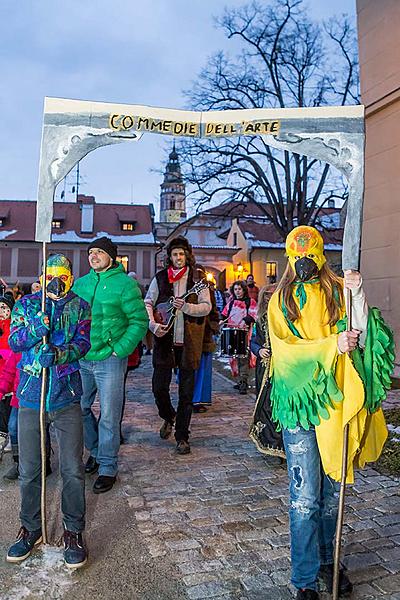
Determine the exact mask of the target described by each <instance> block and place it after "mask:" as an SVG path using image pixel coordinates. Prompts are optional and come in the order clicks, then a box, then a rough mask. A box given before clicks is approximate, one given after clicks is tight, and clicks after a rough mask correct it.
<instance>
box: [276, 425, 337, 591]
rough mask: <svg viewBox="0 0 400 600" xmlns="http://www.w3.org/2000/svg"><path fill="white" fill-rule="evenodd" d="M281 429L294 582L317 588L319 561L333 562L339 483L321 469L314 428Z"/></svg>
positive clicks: (299, 585)
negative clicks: (287, 485) (286, 477)
mask: <svg viewBox="0 0 400 600" xmlns="http://www.w3.org/2000/svg"><path fill="white" fill-rule="evenodd" d="M282 433H283V443H284V446H285V451H286V459H287V467H288V473H289V482H290V483H289V494H290V508H289V518H290V537H291V560H292V583H293V585H294V586H295V587H296V588H297V589H301V588H309V589H312V590H316V589H317V578H318V571H319V567H320V565H321V564H331V563H332V562H333V539H334V536H335V529H336V520H337V512H338V501H339V488H340V484H339V483H336V482H335V481H333V480H332V479H331V478H330V477H327V476H326V475H325V474H324V472H323V470H322V465H321V458H320V455H319V450H318V445H317V438H316V435H315V429H314V428H312V429H310V430H309V431H306V430H305V429H303V428H302V427H296V429H284V430H283V432H282Z"/></svg>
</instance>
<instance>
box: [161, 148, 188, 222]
mask: <svg viewBox="0 0 400 600" xmlns="http://www.w3.org/2000/svg"><path fill="white" fill-rule="evenodd" d="M185 219H186V191H185V184H184V182H183V177H182V173H181V166H180V164H179V155H178V153H177V151H176V146H175V140H174V142H173V145H172V151H171V152H170V154H169V157H168V162H167V165H166V167H165V171H164V181H163V182H162V184H161V193H160V221H161V222H162V223H166V222H167V223H180V222H181V221H183V220H185Z"/></svg>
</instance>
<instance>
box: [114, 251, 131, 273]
mask: <svg viewBox="0 0 400 600" xmlns="http://www.w3.org/2000/svg"><path fill="white" fill-rule="evenodd" d="M117 261H118V262H120V263H121V264H122V266H123V267H124V269H125V271H126V272H127V273H128V263H129V259H128V257H127V256H126V255H124V256H117Z"/></svg>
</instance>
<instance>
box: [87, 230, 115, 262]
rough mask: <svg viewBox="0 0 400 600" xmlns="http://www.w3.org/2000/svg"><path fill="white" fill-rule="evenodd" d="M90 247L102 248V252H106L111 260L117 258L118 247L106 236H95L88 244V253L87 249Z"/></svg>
mask: <svg viewBox="0 0 400 600" xmlns="http://www.w3.org/2000/svg"><path fill="white" fill-rule="evenodd" d="M92 248H100V250H104V252H107V254H108V256H110V257H111V258H112V259H113V260H116V258H117V254H118V248H117V246H116V245H115V244H114V242H112V241H111V240H110V238H108V237H106V236H104V237H101V238H97V240H94V241H93V242H92V243H91V244H89V246H88V250H87V251H88V254H89V250H91V249H92Z"/></svg>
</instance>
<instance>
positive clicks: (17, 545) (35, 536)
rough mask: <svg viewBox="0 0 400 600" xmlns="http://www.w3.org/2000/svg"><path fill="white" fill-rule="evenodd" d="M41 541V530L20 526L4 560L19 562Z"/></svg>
mask: <svg viewBox="0 0 400 600" xmlns="http://www.w3.org/2000/svg"><path fill="white" fill-rule="evenodd" d="M41 541H42V530H41V529H36V531H28V530H27V529H26V527H23V526H22V527H21V529H20V530H19V531H18V535H17V539H16V540H15V542H14V543H13V544H12V546H10V547H9V549H8V552H7V557H6V560H7V562H10V563H19V562H22V561H23V560H25V559H26V558H28V556H30V554H31V552H32V550H33V548H34V547H35V546H37V545H38V544H40V542H41Z"/></svg>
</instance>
